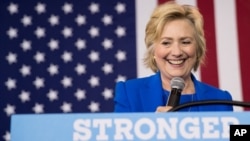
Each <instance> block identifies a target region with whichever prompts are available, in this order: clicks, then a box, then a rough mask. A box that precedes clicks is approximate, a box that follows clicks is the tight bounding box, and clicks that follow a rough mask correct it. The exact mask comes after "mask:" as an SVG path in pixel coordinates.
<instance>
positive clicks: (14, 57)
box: [6, 52, 17, 64]
mask: <svg viewBox="0 0 250 141" xmlns="http://www.w3.org/2000/svg"><path fill="white" fill-rule="evenodd" d="M6 60H7V61H8V63H9V64H13V63H16V62H17V54H15V53H12V52H9V54H8V56H6Z"/></svg>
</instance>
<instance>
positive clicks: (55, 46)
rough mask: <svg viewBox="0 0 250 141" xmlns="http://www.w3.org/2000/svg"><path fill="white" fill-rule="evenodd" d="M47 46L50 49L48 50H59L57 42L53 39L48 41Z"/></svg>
mask: <svg viewBox="0 0 250 141" xmlns="http://www.w3.org/2000/svg"><path fill="white" fill-rule="evenodd" d="M48 46H49V48H50V50H52V51H53V50H56V49H58V48H59V41H58V40H55V39H50V41H49V43H48Z"/></svg>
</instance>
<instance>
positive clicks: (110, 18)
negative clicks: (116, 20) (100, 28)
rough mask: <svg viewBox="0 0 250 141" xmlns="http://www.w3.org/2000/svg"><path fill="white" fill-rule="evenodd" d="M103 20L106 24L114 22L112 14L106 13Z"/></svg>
mask: <svg viewBox="0 0 250 141" xmlns="http://www.w3.org/2000/svg"><path fill="white" fill-rule="evenodd" d="M102 22H103V23H104V25H106V26H107V25H110V24H112V23H113V21H112V16H110V15H107V14H105V15H104V16H103V18H102Z"/></svg>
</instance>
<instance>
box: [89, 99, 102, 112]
mask: <svg viewBox="0 0 250 141" xmlns="http://www.w3.org/2000/svg"><path fill="white" fill-rule="evenodd" d="M88 108H89V110H90V111H91V112H98V111H99V110H100V109H99V103H98V102H94V101H91V103H90V105H89V106H88Z"/></svg>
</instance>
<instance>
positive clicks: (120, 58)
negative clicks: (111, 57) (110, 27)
mask: <svg viewBox="0 0 250 141" xmlns="http://www.w3.org/2000/svg"><path fill="white" fill-rule="evenodd" d="M115 58H116V59H117V60H118V62H121V61H124V60H126V59H127V58H126V52H125V51H121V50H118V51H117V53H116V54H115Z"/></svg>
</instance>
